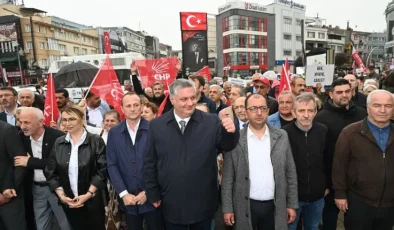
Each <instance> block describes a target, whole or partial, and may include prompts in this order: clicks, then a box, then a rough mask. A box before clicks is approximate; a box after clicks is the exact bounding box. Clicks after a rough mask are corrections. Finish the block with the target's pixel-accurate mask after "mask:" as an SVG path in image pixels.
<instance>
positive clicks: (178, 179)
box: [144, 79, 239, 230]
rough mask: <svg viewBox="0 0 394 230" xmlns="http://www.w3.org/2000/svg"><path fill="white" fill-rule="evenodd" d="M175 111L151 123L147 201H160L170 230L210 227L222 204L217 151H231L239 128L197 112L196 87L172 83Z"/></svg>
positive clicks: (167, 227) (153, 202) (228, 122)
mask: <svg viewBox="0 0 394 230" xmlns="http://www.w3.org/2000/svg"><path fill="white" fill-rule="evenodd" d="M170 93H171V96H170V98H171V102H172V103H173V105H174V109H173V110H171V111H169V112H168V113H166V114H164V115H162V116H161V117H159V118H157V119H154V120H153V121H151V124H150V128H149V137H148V144H147V146H148V150H147V155H146V158H145V165H144V166H145V171H144V175H145V191H146V195H147V199H148V202H150V203H152V204H153V205H154V206H155V207H158V206H160V205H161V207H162V211H163V215H164V222H165V227H166V229H185V230H186V229H191V230H192V229H198V230H205V229H206V230H210V229H211V223H212V218H213V217H214V215H215V212H216V210H217V206H218V196H217V194H218V178H217V163H216V158H217V149H221V150H224V151H230V150H232V149H233V148H234V147H235V146H236V144H237V142H238V139H239V131H238V130H237V129H236V128H235V125H234V122H233V121H232V119H231V118H230V117H227V116H224V117H222V120H221V121H220V119H219V117H218V116H217V115H216V114H209V113H204V112H201V111H199V110H196V109H195V107H196V103H197V99H196V89H195V88H194V84H193V83H192V82H190V81H188V80H185V79H178V80H176V81H174V82H173V83H172V84H171V86H170Z"/></svg>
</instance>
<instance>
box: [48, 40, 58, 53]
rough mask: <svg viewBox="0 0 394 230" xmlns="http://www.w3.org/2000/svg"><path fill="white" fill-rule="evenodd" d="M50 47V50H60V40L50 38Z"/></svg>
mask: <svg viewBox="0 0 394 230" xmlns="http://www.w3.org/2000/svg"><path fill="white" fill-rule="evenodd" d="M47 43H48V49H49V50H59V47H58V45H59V44H58V42H57V40H55V39H51V38H48V42H47Z"/></svg>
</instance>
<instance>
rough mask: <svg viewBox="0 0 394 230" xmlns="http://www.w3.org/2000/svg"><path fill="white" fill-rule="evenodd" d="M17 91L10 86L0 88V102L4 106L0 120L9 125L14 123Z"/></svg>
mask: <svg viewBox="0 0 394 230" xmlns="http://www.w3.org/2000/svg"><path fill="white" fill-rule="evenodd" d="M17 100H18V92H16V90H15V89H14V88H12V87H2V88H0V102H1V104H2V105H3V106H4V111H3V112H1V113H0V120H1V121H4V122H7V123H8V124H10V125H15V124H16V118H15V115H14V113H15V109H16V108H17V107H18V104H17Z"/></svg>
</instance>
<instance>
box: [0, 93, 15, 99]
mask: <svg viewBox="0 0 394 230" xmlns="http://www.w3.org/2000/svg"><path fill="white" fill-rule="evenodd" d="M11 96H14V95H13V94H7V93H6V94H1V95H0V98H2V97H11Z"/></svg>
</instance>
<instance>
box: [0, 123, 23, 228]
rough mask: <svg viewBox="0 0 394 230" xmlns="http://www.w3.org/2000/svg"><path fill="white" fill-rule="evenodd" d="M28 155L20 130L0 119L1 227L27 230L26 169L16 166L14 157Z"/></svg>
mask: <svg viewBox="0 0 394 230" xmlns="http://www.w3.org/2000/svg"><path fill="white" fill-rule="evenodd" d="M16 156H26V152H25V150H24V149H23V145H22V143H21V140H20V138H19V135H18V131H17V130H16V129H15V127H13V126H12V125H10V124H7V123H6V122H4V121H0V193H1V194H0V229H1V230H3V229H5V230H16V229H17V230H26V222H25V207H24V201H23V197H24V194H23V179H24V176H25V169H24V168H23V167H14V157H16Z"/></svg>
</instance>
